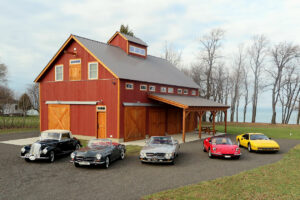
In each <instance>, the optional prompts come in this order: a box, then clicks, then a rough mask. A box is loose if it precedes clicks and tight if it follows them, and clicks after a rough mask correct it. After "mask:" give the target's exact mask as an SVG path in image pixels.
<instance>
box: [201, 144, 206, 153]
mask: <svg viewBox="0 0 300 200" xmlns="http://www.w3.org/2000/svg"><path fill="white" fill-rule="evenodd" d="M202 149H203V152H206V149H205V147H204V143H203V145H202Z"/></svg>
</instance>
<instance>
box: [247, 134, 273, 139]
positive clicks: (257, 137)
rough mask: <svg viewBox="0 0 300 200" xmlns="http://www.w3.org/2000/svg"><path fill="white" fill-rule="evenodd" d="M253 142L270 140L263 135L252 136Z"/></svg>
mask: <svg viewBox="0 0 300 200" xmlns="http://www.w3.org/2000/svg"><path fill="white" fill-rule="evenodd" d="M250 139H251V140H269V138H268V137H267V136H265V135H262V134H255V135H250Z"/></svg>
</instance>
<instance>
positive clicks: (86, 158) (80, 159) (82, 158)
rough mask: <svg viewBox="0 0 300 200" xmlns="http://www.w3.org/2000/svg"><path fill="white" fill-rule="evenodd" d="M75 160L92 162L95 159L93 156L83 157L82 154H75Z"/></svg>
mask: <svg viewBox="0 0 300 200" xmlns="http://www.w3.org/2000/svg"><path fill="white" fill-rule="evenodd" d="M75 160H76V161H79V162H80V161H90V162H93V161H94V160H95V157H83V156H76V157H75Z"/></svg>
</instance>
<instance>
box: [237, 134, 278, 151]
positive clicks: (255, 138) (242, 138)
mask: <svg viewBox="0 0 300 200" xmlns="http://www.w3.org/2000/svg"><path fill="white" fill-rule="evenodd" d="M236 141H237V143H238V145H239V146H243V147H246V148H248V151H249V152H251V151H274V152H277V151H279V149H280V146H279V144H278V143H277V142H275V141H274V140H271V138H268V137H267V136H265V135H264V134H262V133H245V134H241V135H238V136H236Z"/></svg>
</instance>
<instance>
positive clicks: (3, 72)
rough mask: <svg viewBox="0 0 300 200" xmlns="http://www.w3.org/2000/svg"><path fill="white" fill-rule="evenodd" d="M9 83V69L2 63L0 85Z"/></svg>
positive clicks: (0, 65)
mask: <svg viewBox="0 0 300 200" xmlns="http://www.w3.org/2000/svg"><path fill="white" fill-rule="evenodd" d="M6 81H7V67H6V65H5V64H3V63H0V84H1V83H5V82H6Z"/></svg>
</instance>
